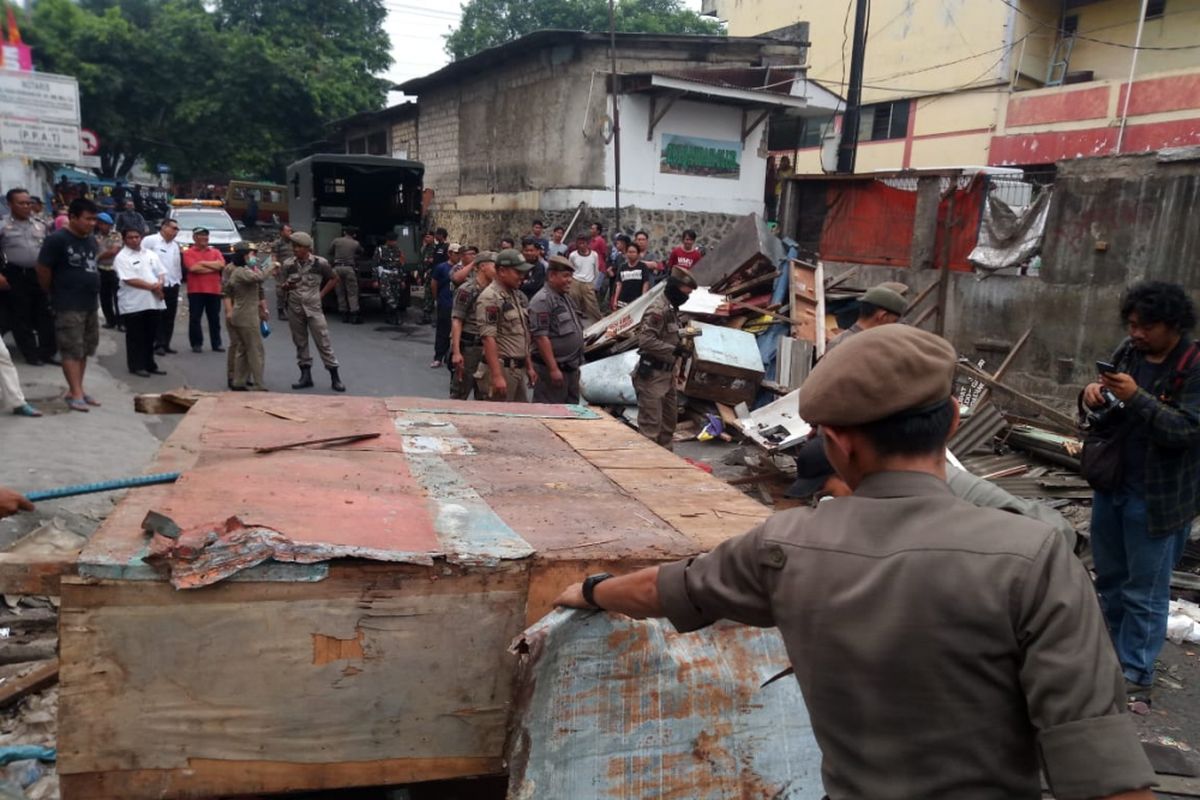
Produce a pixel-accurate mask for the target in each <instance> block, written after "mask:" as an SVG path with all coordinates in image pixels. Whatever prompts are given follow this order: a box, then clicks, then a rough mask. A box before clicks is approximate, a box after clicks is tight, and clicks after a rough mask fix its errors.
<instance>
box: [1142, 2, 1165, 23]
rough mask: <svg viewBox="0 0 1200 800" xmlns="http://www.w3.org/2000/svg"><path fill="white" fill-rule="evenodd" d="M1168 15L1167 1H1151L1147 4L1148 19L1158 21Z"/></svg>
mask: <svg viewBox="0 0 1200 800" xmlns="http://www.w3.org/2000/svg"><path fill="white" fill-rule="evenodd" d="M1166 13H1167V0H1150V2H1149V3H1147V4H1146V19H1158V18H1159V17H1161V16H1163V15H1164V14H1166Z"/></svg>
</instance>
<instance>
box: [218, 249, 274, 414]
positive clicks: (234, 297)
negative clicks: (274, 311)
mask: <svg viewBox="0 0 1200 800" xmlns="http://www.w3.org/2000/svg"><path fill="white" fill-rule="evenodd" d="M235 249H236V250H237V252H236V253H235V254H234V261H233V262H231V263H230V265H229V266H228V267H226V271H227V277H226V279H225V281H224V284H223V286H224V291H225V297H226V299H227V300H228V301H229V303H230V307H229V309H228V311H227V312H226V314H227V316H226V319H227V321H228V323H229V352H230V354H235V353H236V356H235V358H234V364H233V379H232V383H233V386H232V388H233V389H234V391H245V390H246V388H247V378H250V379H252V380H253V382H254V391H256V392H265V391H267V389H266V387H265V386H263V361H264V358H263V340H262V331H261V327H260V326H261V323H262V321H263V319H264V317H265V316H266V311H267V301H266V299H265V295H264V293H263V282H264V281H266V280H267V279H268V278H270V277H271V276H272V275H273V274H274V273H275V267H274V265H271V266H270V267H269V268H267V269H259V267H258V263H257V261H256V260H255V259H254V258H253V257H252V256H250V254H249V250H250V247H249V245H247V244H245V243H244V242H242V243H240V244H238V245H237V247H236V248H235ZM239 256H240V258H239Z"/></svg>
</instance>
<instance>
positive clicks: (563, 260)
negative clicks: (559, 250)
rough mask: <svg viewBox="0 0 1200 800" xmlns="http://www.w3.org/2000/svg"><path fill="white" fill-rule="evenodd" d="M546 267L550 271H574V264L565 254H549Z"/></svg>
mask: <svg viewBox="0 0 1200 800" xmlns="http://www.w3.org/2000/svg"><path fill="white" fill-rule="evenodd" d="M548 261H549V263H548V264H547V265H546V269H548V270H550V271H551V272H574V271H575V265H574V264H572V263H571V259H569V258H567V257H566V256H550V258H549V259H548Z"/></svg>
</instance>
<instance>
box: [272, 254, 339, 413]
mask: <svg viewBox="0 0 1200 800" xmlns="http://www.w3.org/2000/svg"><path fill="white" fill-rule="evenodd" d="M312 245H313V240H312V237H311V236H309V235H308V234H307V233H304V232H299V233H293V234H292V247H293V248H295V252H296V255H295V256H294V257H292V258H291V259H289V260H288V261H287V262H286V263H285V264H284V265H283V271H282V273H281V277H282V278H283V282H284V286H286V287H287V290H288V327H290V328H291V329H292V342H293V343H295V345H296V362H297V363H298V364H299V365H300V380H299V381H297V382H296V383H293V384H292V388H293V389H308V388H310V387H311V386H312V385H313V380H312V355H311V354H310V353H309V351H308V337H309V336H310V335H311V336H312V339H313V342H314V343H316V345H317V352H318V353H320V354H321V362H322V363H323V364H324V365H325V369H327V370H329V379H330V382H331V384H332V387H333V390H334V391H335V392H344V391H346V387H345V385H344V384H343V383H342V379H341V377H340V376H339V375H338V362H337V356H335V355H334V354H333V344H332V343H331V342H330V341H329V323H328V322H326V321H325V312H324V311H322V310H321V301H322V300H323V299H324V298H325V295H327V294H329V293H330V292H332V291H333V290H334V287H336V286H337V282H338V278H337V275H335V274H334V273H333V267H331V266H329V262H328V261H326V260H325V259H323V258H321V257H320V256H314V255H313V254H312ZM322 281H328V282H327V283H326V284H325V287H324V288H321V282H322Z"/></svg>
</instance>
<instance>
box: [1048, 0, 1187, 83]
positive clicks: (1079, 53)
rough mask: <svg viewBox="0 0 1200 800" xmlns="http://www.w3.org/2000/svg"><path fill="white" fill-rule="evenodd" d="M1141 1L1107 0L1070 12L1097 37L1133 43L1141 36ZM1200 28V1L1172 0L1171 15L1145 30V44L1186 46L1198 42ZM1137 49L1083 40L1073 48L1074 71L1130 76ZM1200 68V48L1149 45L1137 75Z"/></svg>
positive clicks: (1087, 32) (1148, 23) (1150, 23)
mask: <svg viewBox="0 0 1200 800" xmlns="http://www.w3.org/2000/svg"><path fill="white" fill-rule="evenodd" d="M1140 7H1141V3H1135V2H1130V1H1129V0H1103V2H1099V3H1090V4H1088V5H1085V6H1080V7H1079V8H1074V9H1071V10H1070V11H1068V12H1067V13H1068V14H1071V15H1077V16H1078V17H1079V32H1080V33H1081V34H1084V35H1086V36H1088V37H1090V38H1091V39H1101V40H1104V41H1106V42H1115V43H1117V44H1122V45H1127V46H1132V45H1133V43H1134V41H1135V40H1136V37H1137V22H1138V10H1139V9H1140ZM1197 31H1200V0H1169V2H1167V4H1166V13H1165V14H1163V16H1161V17H1158V18H1156V19H1149V20H1146V24H1145V26H1144V29H1143V30H1142V47H1143V48H1164V47H1181V46H1185V47H1186V46H1189V45H1195V44H1196V33H1197ZM1132 56H1133V50H1131V49H1129V47H1112V46H1110V45H1105V44H1101V43H1100V42H1096V41H1089V40H1085V39H1078V40H1076V42H1075V48H1074V50H1073V51H1072V52H1071V71H1072V72H1075V71H1078V70H1091V71H1093V72H1095V74H1096V77H1097V78H1122V79H1125V78H1128V77H1129V62H1130V58H1131V57H1132ZM1196 66H1200V52H1198V51H1197V50H1195V49H1188V50H1161V49H1144V50H1142V51H1141V52H1140V53H1139V54H1138V63H1137V72H1136V76H1137V77H1141V76H1143V75H1149V74H1152V73H1155V72H1164V71H1167V70H1175V69H1182V68H1187V67H1196Z"/></svg>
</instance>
